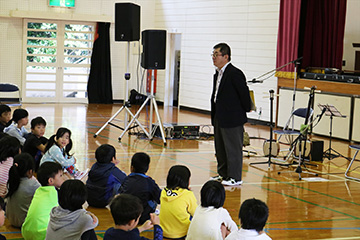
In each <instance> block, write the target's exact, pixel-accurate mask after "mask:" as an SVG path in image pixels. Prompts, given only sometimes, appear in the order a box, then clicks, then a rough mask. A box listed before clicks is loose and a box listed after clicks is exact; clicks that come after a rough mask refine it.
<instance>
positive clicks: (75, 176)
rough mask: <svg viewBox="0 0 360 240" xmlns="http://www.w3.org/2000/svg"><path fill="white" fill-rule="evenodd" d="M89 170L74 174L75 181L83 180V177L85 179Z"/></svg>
mask: <svg viewBox="0 0 360 240" xmlns="http://www.w3.org/2000/svg"><path fill="white" fill-rule="evenodd" d="M89 170H90V169H89V168H87V169H86V170H84V171H77V172H76V173H75V174H74V178H75V179H78V180H81V179H83V178H84V177H86V176H87V175H88V173H89Z"/></svg>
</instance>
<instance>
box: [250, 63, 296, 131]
mask: <svg viewBox="0 0 360 240" xmlns="http://www.w3.org/2000/svg"><path fill="white" fill-rule="evenodd" d="M302 58H303V57H299V58H297V59H295V60H293V61H290V62H288V63H286V64H284V65H282V66H280V67H277V68H275V69H273V70H270V71H268V72H266V73H264V74H262V75H260V76H258V77H256V78H253V79H252V80H250V81H247V82H248V83H263V82H264V81H265V80H266V79H263V80H258V79H260V78H262V77H264V76H267V75H269V74H270V73H273V72H276V71H278V70H280V69H282V68H284V67H286V66H287V65H289V64H292V63H293V64H294V89H293V97H292V107H291V113H292V112H294V110H295V97H296V80H297V65H299V64H300V60H301V59H302ZM291 126H292V129H294V117H292V118H291Z"/></svg>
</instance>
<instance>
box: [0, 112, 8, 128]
mask: <svg viewBox="0 0 360 240" xmlns="http://www.w3.org/2000/svg"><path fill="white" fill-rule="evenodd" d="M10 120H11V112H3V113H2V114H1V116H0V123H2V124H4V125H5V124H7V123H8V122H9V121H10Z"/></svg>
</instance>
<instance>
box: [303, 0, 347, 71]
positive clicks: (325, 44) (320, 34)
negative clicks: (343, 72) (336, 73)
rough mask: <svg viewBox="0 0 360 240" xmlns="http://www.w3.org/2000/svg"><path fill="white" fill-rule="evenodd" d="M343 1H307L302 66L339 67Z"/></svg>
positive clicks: (342, 32)
mask: <svg viewBox="0 0 360 240" xmlns="http://www.w3.org/2000/svg"><path fill="white" fill-rule="evenodd" d="M346 2H347V1H346V0H316V1H312V0H307V1H306V4H304V6H305V7H306V14H305V15H306V20H305V22H306V23H305V28H304V45H303V60H302V68H303V69H305V68H306V67H322V68H324V67H329V68H337V69H341V68H342V57H343V45H344V31H345V16H346Z"/></svg>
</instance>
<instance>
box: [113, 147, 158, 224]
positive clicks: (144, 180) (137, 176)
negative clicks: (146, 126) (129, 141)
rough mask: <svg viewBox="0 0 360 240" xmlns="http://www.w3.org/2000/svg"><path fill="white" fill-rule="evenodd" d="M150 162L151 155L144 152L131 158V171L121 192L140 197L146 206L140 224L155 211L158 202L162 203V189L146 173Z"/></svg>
mask: <svg viewBox="0 0 360 240" xmlns="http://www.w3.org/2000/svg"><path fill="white" fill-rule="evenodd" d="M149 164H150V156H149V155H147V154H146V153H143V152H139V153H135V154H134V156H133V157H132V158H131V173H130V174H129V175H128V176H127V177H126V178H125V180H124V183H123V184H122V185H121V188H120V193H128V194H131V195H134V196H136V197H138V198H140V200H141V202H142V204H143V208H144V211H143V212H142V214H141V217H140V220H139V223H140V224H143V223H144V222H145V221H146V220H148V219H150V213H153V212H155V209H156V206H157V204H159V203H160V193H161V189H160V188H159V186H158V185H157V184H156V182H155V181H154V180H153V179H152V178H151V177H149V176H147V175H145V174H146V172H147V171H148V169H149Z"/></svg>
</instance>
